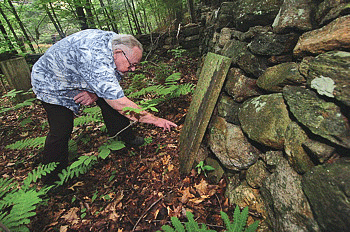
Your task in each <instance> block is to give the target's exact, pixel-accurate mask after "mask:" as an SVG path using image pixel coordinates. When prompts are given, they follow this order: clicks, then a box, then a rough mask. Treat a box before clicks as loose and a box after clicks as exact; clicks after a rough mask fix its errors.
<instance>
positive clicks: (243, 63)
mask: <svg viewBox="0 0 350 232" xmlns="http://www.w3.org/2000/svg"><path fill="white" fill-rule="evenodd" d="M247 45H248V43H246V42H241V41H239V40H236V39H232V40H230V41H229V42H227V43H226V44H225V46H224V48H223V49H222V51H221V54H222V55H224V56H227V57H230V58H232V64H233V65H238V67H240V68H241V69H242V70H243V71H244V72H246V73H247V74H251V75H252V76H253V77H256V78H258V77H259V76H260V75H261V74H263V73H264V71H265V70H266V68H267V63H268V62H267V59H266V58H265V57H262V56H256V55H254V54H253V53H251V52H250V51H249V49H248V47H247Z"/></svg>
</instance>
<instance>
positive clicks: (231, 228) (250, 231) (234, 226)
mask: <svg viewBox="0 0 350 232" xmlns="http://www.w3.org/2000/svg"><path fill="white" fill-rule="evenodd" d="M220 215H221V218H222V219H223V221H224V223H225V225H226V229H227V230H226V231H227V232H242V231H243V229H244V227H245V226H246V224H247V219H248V207H245V208H244V209H243V211H242V212H241V210H240V209H239V207H238V205H237V206H236V208H235V211H234V213H233V223H231V221H230V219H229V217H228V216H227V214H226V213H225V212H222V211H221V212H220ZM258 226H259V221H255V222H254V223H253V224H251V225H250V226H249V227H248V228H246V229H245V230H244V232H254V231H256V229H257V228H258Z"/></svg>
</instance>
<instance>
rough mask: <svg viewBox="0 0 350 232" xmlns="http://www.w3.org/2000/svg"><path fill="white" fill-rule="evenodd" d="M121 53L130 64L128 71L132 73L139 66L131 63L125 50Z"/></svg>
mask: <svg viewBox="0 0 350 232" xmlns="http://www.w3.org/2000/svg"><path fill="white" fill-rule="evenodd" d="M121 52H122V53H123V55H124V56H125V59H126V60H127V61H128V62H129V67H128V70H129V71H131V69H132V68H135V67H136V65H137V64H135V63H131V62H130V60H129V58H128V57H127V56H126V54H125V52H124V51H123V50H121Z"/></svg>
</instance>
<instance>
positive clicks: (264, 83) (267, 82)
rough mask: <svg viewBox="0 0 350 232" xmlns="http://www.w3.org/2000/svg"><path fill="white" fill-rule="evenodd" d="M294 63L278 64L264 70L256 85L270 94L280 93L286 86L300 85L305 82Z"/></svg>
mask: <svg viewBox="0 0 350 232" xmlns="http://www.w3.org/2000/svg"><path fill="white" fill-rule="evenodd" d="M298 67H299V65H298V64H297V63H295V62H287V63H282V64H278V65H275V66H272V67H269V68H267V69H266V71H265V72H264V74H263V75H261V76H260V77H259V78H258V80H257V83H256V84H257V85H258V86H259V87H260V88H262V89H264V90H267V91H270V92H282V90H283V87H284V86H286V85H287V84H289V85H290V84H293V85H301V84H303V83H305V82H306V80H305V78H304V77H303V76H302V75H301V74H300V72H299V70H298Z"/></svg>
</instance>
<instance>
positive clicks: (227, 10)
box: [217, 2, 236, 29]
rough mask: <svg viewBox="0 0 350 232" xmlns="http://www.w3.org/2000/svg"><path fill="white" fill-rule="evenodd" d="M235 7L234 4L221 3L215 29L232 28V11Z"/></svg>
mask: <svg viewBox="0 0 350 232" xmlns="http://www.w3.org/2000/svg"><path fill="white" fill-rule="evenodd" d="M235 7H236V4H235V3H234V2H223V3H221V6H220V9H219V11H218V12H217V27H218V28H219V29H220V28H224V27H229V28H231V27H234V23H233V20H232V18H233V9H234V8H235Z"/></svg>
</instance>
